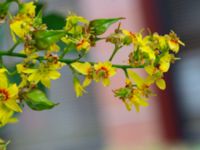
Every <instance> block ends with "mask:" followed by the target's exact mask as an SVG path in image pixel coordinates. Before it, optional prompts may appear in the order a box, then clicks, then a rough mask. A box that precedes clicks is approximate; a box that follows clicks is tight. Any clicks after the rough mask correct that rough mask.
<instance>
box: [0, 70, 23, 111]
mask: <svg viewBox="0 0 200 150" xmlns="http://www.w3.org/2000/svg"><path fill="white" fill-rule="evenodd" d="M0 77H3V78H0V105H1V109H2V110H3V109H4V108H5V109H9V110H10V111H15V112H22V110H21V108H20V106H19V105H18V103H17V100H18V87H17V85H16V84H9V83H8V80H7V78H6V75H5V69H0ZM5 112H8V111H7V110H5Z"/></svg>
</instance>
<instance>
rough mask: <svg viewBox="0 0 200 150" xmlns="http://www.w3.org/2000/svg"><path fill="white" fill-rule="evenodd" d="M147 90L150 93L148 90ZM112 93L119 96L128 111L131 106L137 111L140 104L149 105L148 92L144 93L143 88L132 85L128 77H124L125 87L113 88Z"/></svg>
mask: <svg viewBox="0 0 200 150" xmlns="http://www.w3.org/2000/svg"><path fill="white" fill-rule="evenodd" d="M137 81H138V80H137ZM148 92H149V93H151V92H150V91H149V90H148ZM114 93H115V96H116V97H119V98H120V99H121V100H122V102H123V103H124V104H125V106H126V108H127V110H129V111H130V110H131V109H132V106H134V107H135V109H136V111H137V112H139V111H140V106H143V107H146V106H148V105H149V104H148V102H147V97H148V96H149V93H148V95H147V94H144V91H143V89H140V88H138V87H137V86H135V85H133V83H132V81H131V80H130V79H126V85H125V87H123V88H119V89H117V90H114Z"/></svg>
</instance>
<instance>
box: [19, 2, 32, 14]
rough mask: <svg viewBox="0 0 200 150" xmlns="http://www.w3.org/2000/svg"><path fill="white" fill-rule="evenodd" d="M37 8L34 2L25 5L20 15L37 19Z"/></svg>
mask: <svg viewBox="0 0 200 150" xmlns="http://www.w3.org/2000/svg"><path fill="white" fill-rule="evenodd" d="M35 8H36V6H35V5H34V3H33V2H28V3H23V4H22V7H21V9H20V13H22V14H25V15H27V16H29V17H35Z"/></svg>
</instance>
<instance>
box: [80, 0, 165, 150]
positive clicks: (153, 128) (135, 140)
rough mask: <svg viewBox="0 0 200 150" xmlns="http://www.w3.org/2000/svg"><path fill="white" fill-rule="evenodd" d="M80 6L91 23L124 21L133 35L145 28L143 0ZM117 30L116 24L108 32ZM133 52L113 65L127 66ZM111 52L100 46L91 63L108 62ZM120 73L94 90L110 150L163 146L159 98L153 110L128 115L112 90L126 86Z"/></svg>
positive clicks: (87, 1)
mask: <svg viewBox="0 0 200 150" xmlns="http://www.w3.org/2000/svg"><path fill="white" fill-rule="evenodd" d="M79 3H80V5H81V6H82V8H83V14H84V16H85V17H86V18H88V19H95V18H110V17H125V18H126V20H123V21H121V22H122V27H123V28H126V29H129V30H131V31H133V32H138V31H139V30H140V29H142V28H143V27H144V26H145V24H144V22H145V21H144V14H143V11H142V4H141V1H140V0H99V1H97V0H79ZM116 27H117V24H116V25H115V26H114V28H111V29H110V30H109V32H110V31H113V30H114V29H115V28H116ZM130 49H131V47H127V48H124V49H122V50H121V53H119V54H117V56H116V57H115V59H114V60H113V62H114V63H127V59H128V53H129V51H130ZM112 50H113V45H110V44H108V43H107V44H105V43H103V42H102V43H98V46H97V48H95V49H93V50H92V59H93V60H95V61H96V60H103V61H105V60H108V58H109V56H110V54H111V53H112ZM118 72H119V73H118V75H116V76H115V77H113V79H112V84H111V86H110V87H108V88H104V87H103V86H102V85H100V84H98V85H97V86H96V88H95V92H96V93H95V94H96V96H97V98H98V106H99V107H98V109H99V110H98V111H99V115H100V118H101V123H102V126H103V129H104V136H105V139H106V142H107V146H108V147H111V148H113V147H114V148H113V149H115V148H117V147H118V148H119V147H129V148H131V149H132V147H137V146H139V147H140V146H142V147H143V145H144V144H145V145H146V146H148V145H152V144H157V143H160V142H161V140H162V130H161V124H160V120H159V117H160V116H159V110H158V108H157V107H158V106H157V103H156V97H154V98H153V100H150V106H149V107H148V108H142V109H141V112H140V113H136V112H135V110H134V109H133V110H132V111H131V112H128V111H127V110H126V108H125V106H124V105H123V104H122V102H121V101H119V100H118V99H117V98H115V97H113V93H112V89H116V88H118V87H120V86H122V85H123V84H124V75H123V73H122V72H121V71H118ZM119 149H120V148H119Z"/></svg>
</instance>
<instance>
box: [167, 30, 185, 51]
mask: <svg viewBox="0 0 200 150" xmlns="http://www.w3.org/2000/svg"><path fill="white" fill-rule="evenodd" d="M166 38H167V41H168V45H169V48H170V50H172V51H173V52H175V53H178V52H179V49H180V45H182V46H185V44H184V43H183V42H182V41H181V40H180V39H179V37H177V35H176V33H175V32H174V31H171V32H170V33H169V35H166Z"/></svg>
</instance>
